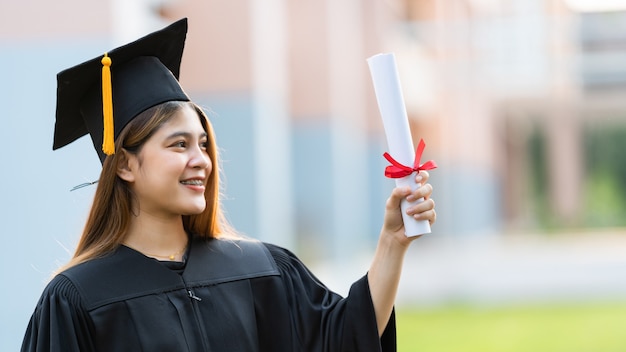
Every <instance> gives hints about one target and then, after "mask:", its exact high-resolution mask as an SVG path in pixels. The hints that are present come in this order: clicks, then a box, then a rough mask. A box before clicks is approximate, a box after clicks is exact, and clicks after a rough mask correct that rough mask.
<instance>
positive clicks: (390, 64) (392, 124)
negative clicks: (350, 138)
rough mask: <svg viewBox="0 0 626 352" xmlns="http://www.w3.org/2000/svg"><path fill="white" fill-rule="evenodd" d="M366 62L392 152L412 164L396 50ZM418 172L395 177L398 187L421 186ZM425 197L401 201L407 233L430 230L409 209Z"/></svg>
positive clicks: (428, 226)
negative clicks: (418, 180)
mask: <svg viewBox="0 0 626 352" xmlns="http://www.w3.org/2000/svg"><path fill="white" fill-rule="evenodd" d="M367 63H368V65H369V68H370V73H371V75H372V81H373V82H374V91H375V93H376V100H377V101H378V109H379V110H380V115H381V117H382V120H383V126H384V128H385V135H386V136H387V146H388V147H389V154H391V156H392V157H393V158H394V159H396V160H397V161H398V162H399V163H401V164H402V165H407V166H413V162H414V159H415V148H414V147H413V140H412V139H411V129H410V127H409V119H408V117H407V113H406V107H405V105H404V98H403V96H402V90H401V87H400V79H399V78H398V69H397V67H396V59H395V56H394V54H377V55H374V56H372V57H370V58H369V59H367ZM415 176H416V173H415V172H413V173H412V174H411V175H409V176H406V177H402V178H396V179H395V181H396V187H406V186H409V187H411V189H413V190H415V189H417V188H419V187H420V184H419V183H416V182H415ZM423 201H424V198H420V199H418V200H416V201H414V202H409V201H407V200H406V199H403V200H402V203H401V204H400V208H401V209H402V220H403V221H404V231H405V234H406V236H407V237H412V236H417V235H421V234H425V233H430V223H429V222H428V220H419V221H418V220H415V219H414V218H413V217H412V216H410V215H408V214H407V213H406V210H407V209H408V208H409V207H410V206H411V205H413V204H417V203H420V202H423Z"/></svg>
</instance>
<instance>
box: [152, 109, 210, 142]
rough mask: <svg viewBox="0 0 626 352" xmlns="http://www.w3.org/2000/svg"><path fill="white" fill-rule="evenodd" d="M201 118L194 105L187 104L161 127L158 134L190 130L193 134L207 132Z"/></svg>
mask: <svg viewBox="0 0 626 352" xmlns="http://www.w3.org/2000/svg"><path fill="white" fill-rule="evenodd" d="M200 119H201V117H200V116H199V115H198V113H197V112H196V110H195V109H194V108H193V107H191V106H189V105H185V106H183V107H182V108H181V109H179V110H178V111H176V112H175V113H174V114H173V115H172V117H171V118H170V119H169V120H168V121H167V122H165V123H164V124H163V125H162V126H161V127H160V128H159V130H158V131H157V132H156V134H157V135H159V134H161V135H169V134H171V133H172V132H188V133H192V134H203V133H206V131H205V128H204V127H203V125H202V123H201V122H200Z"/></svg>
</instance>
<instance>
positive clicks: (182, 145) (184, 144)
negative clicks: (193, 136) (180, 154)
mask: <svg viewBox="0 0 626 352" xmlns="http://www.w3.org/2000/svg"><path fill="white" fill-rule="evenodd" d="M171 147H174V148H185V147H187V142H185V141H177V142H175V143H173V144H172V145H171Z"/></svg>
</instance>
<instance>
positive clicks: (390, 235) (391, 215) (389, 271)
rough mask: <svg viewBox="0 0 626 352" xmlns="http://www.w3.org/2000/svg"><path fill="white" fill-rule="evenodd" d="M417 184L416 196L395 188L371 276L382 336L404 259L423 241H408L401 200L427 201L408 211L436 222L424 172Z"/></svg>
mask: <svg viewBox="0 0 626 352" xmlns="http://www.w3.org/2000/svg"><path fill="white" fill-rule="evenodd" d="M415 181H416V182H418V183H421V184H422V187H420V188H418V189H416V190H415V191H413V192H411V190H410V189H409V188H395V189H394V190H393V191H392V193H391V196H390V197H389V199H387V204H386V207H385V218H384V223H383V228H382V230H381V232H380V237H379V240H378V245H377V247H376V252H375V253H374V259H373V261H372V264H371V266H370V270H369V272H368V274H367V277H368V281H369V285H370V292H371V295H372V303H373V304H374V310H375V312H376V322H377V324H378V333H379V335H381V334H382V333H383V331H384V330H385V326H386V325H387V322H388V321H389V317H390V316H391V312H392V310H393V305H394V302H395V298H396V292H397V291H398V283H399V281H400V274H401V272H402V262H403V260H404V255H405V254H406V251H407V249H408V248H409V245H410V244H411V242H412V241H413V240H415V239H417V238H418V237H420V236H414V237H406V235H405V234H404V224H403V222H402V214H401V210H400V202H401V200H402V199H403V198H406V199H407V200H408V201H414V200H416V199H419V198H421V197H424V199H425V200H424V202H422V203H419V204H416V205H414V206H413V207H410V208H409V209H408V210H407V212H408V214H410V215H413V216H414V217H415V218H416V219H418V220H428V221H429V222H430V223H431V224H433V223H434V222H435V219H436V213H435V209H434V208H435V203H434V201H433V200H432V199H430V195H431V194H432V186H431V185H429V184H426V181H428V172H426V171H422V172H420V174H419V175H418V176H417V177H416V179H415Z"/></svg>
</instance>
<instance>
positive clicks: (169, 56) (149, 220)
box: [22, 20, 436, 352]
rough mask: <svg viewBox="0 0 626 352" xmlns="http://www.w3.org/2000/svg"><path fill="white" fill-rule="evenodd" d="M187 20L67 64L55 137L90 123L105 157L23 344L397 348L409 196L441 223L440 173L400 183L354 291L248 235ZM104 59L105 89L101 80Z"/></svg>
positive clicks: (51, 347) (67, 139)
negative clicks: (340, 290) (192, 78)
mask: <svg viewBox="0 0 626 352" xmlns="http://www.w3.org/2000/svg"><path fill="white" fill-rule="evenodd" d="M186 30H187V24H186V20H181V21H179V22H177V23H175V24H173V25H171V26H170V27H167V28H165V29H163V30H161V31H158V32H155V33H153V34H151V35H149V36H147V37H144V38H142V39H140V40H138V41H136V42H134V43H131V44H128V45H126V46H124V47H121V48H118V49H116V50H113V51H111V52H110V53H109V54H107V55H105V59H104V60H102V64H103V65H104V66H105V69H104V71H101V67H100V66H101V63H100V62H101V58H97V59H94V60H91V61H88V62H87V63H84V64H81V65H78V66H76V67H74V68H71V69H69V70H66V71H64V72H61V73H60V74H59V77H58V79H59V88H58V102H57V123H56V127H55V145H54V148H59V147H62V146H64V145H66V144H68V143H71V142H72V141H73V140H75V139H76V138H78V137H80V136H81V135H84V134H86V133H89V134H90V135H91V137H92V139H93V141H94V145H95V146H96V150H97V151H98V153H99V155H100V157H101V160H102V162H103V168H102V173H101V175H100V179H99V182H98V186H97V190H96V194H95V199H94V204H93V206H92V209H91V212H90V214H89V217H88V220H87V223H86V226H85V229H84V232H83V234H82V237H81V239H80V242H79V244H78V247H77V249H76V253H75V255H74V257H73V259H72V260H71V261H70V262H69V263H68V264H67V265H66V266H65V267H64V268H63V269H62V270H61V271H60V273H59V274H57V275H56V276H55V277H54V278H53V279H52V281H51V282H50V283H49V284H48V286H47V287H46V289H45V290H44V292H43V294H42V296H41V299H40V301H39V302H38V304H37V307H36V308H35V312H34V313H33V316H32V318H31V321H30V323H29V326H28V328H27V331H26V336H25V337H24V342H23V345H22V350H23V351H290V352H291V351H381V350H383V351H393V350H395V321H394V317H393V304H394V299H395V295H396V290H397V287H398V281H399V277H400V272H401V267H402V260H403V257H404V255H405V253H406V250H407V248H408V246H409V244H410V242H411V240H412V239H410V238H407V237H406V236H405V235H404V229H403V223H402V216H401V211H400V202H401V200H402V199H403V198H407V199H408V200H414V199H417V198H420V197H425V198H426V201H425V202H422V203H420V204H418V205H416V206H414V207H413V208H410V209H409V210H408V212H409V213H410V214H412V215H413V216H414V217H415V218H417V219H425V220H428V221H430V222H431V223H433V222H434V221H435V217H436V215H435V211H434V203H433V201H432V200H431V199H430V195H431V193H432V187H431V186H430V185H428V184H426V183H425V182H426V181H427V179H428V174H427V173H426V172H422V173H420V175H418V176H417V177H416V182H420V183H422V184H423V186H422V187H420V188H418V189H417V190H416V191H411V190H409V189H400V188H396V189H394V190H393V191H392V193H391V195H390V197H389V199H388V201H387V205H386V211H385V215H384V225H383V228H382V230H381V233H380V239H379V243H378V246H377V248H376V252H375V255H374V259H373V261H372V264H371V267H370V270H369V271H368V273H367V274H366V275H364V276H363V277H362V278H361V279H360V280H358V281H357V282H355V283H354V284H353V285H352V287H351V289H350V292H349V294H348V296H347V297H345V298H343V297H340V296H339V295H337V294H335V293H333V292H331V291H330V290H328V289H327V288H326V287H325V286H324V285H323V284H322V283H320V282H319V281H318V280H317V279H316V278H315V276H313V274H312V273H311V272H310V271H309V270H308V269H307V268H306V267H305V265H304V264H303V263H302V262H301V261H299V260H298V259H297V258H296V257H295V256H294V255H293V254H292V253H291V252H289V251H287V250H285V249H283V248H279V247H277V246H274V245H271V244H267V243H261V242H258V241H254V240H249V239H243V238H239V237H238V236H236V234H235V232H234V231H232V230H231V229H230V228H229V227H228V225H227V223H226V221H225V220H224V218H223V216H222V213H221V210H220V203H219V178H218V176H219V165H218V161H219V159H218V156H217V148H216V145H215V138H214V135H213V130H212V128H211V124H210V122H209V120H208V119H207V117H206V115H205V114H204V112H203V111H202V109H201V108H199V107H198V106H197V105H195V104H193V103H192V102H190V101H189V99H188V98H187V96H186V95H185V94H184V91H183V90H182V89H181V88H180V86H179V85H178V81H177V77H178V69H179V64H180V56H181V55H182V48H183V43H184V38H185V34H186ZM155 48H156V49H155ZM109 59H110V60H111V61H112V64H111V63H110V62H109V61H108V60H109ZM109 64H110V65H111V68H110V78H109V77H108V72H107V70H108V65H109ZM92 71H96V73H93V72H92ZM101 72H106V73H102V76H103V77H104V78H103V82H104V83H103V84H102V86H103V90H102V91H101V90H99V87H98V89H91V88H89V86H93V85H96V86H99V85H100V80H99V78H98V77H96V78H93V79H90V78H88V77H89V76H98V75H100V73H101ZM109 79H110V87H109V83H107V82H108V81H107V80H109ZM111 90H112V96H111V97H110V98H111V100H112V102H113V110H112V112H113V117H114V118H113V122H112V123H111V120H109V121H108V122H107V120H106V119H107V116H108V115H110V111H109V112H107V108H106V105H107V96H108V95H107V94H108V93H106V92H107V91H111ZM81 92H87V93H86V94H85V93H81ZM103 96H104V97H103ZM103 105H104V106H105V108H104V113H103V112H102V111H103V109H102V106H103ZM103 115H104V116H103ZM112 124H113V126H112ZM103 130H104V136H103V132H102V131H103ZM107 131H108V132H107ZM110 132H112V133H111V134H109V135H108V136H107V133H110ZM107 138H109V139H113V140H114V143H113V145H112V146H111V145H108V147H107V143H110V141H109V142H107ZM101 145H103V146H104V148H103V149H104V150H105V151H104V152H103V151H102V149H101V148H100V146H101Z"/></svg>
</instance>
